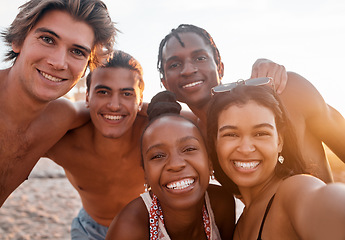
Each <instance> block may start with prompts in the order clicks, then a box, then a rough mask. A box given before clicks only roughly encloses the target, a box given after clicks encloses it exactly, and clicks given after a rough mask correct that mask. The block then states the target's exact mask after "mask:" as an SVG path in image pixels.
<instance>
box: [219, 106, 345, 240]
mask: <svg viewBox="0 0 345 240" xmlns="http://www.w3.org/2000/svg"><path fill="white" fill-rule="evenodd" d="M283 144H284V143H283V142H282V137H281V135H280V133H279V129H277V127H276V125H275V117H274V114H273V112H272V111H271V110H270V109H268V108H266V107H263V106H262V105H258V104H257V103H256V102H254V101H249V102H247V103H246V104H244V105H241V106H238V105H232V106H230V107H228V108H226V109H224V110H223V111H222V112H221V113H220V115H219V118H218V133H217V139H216V143H215V146H216V150H217V153H218V159H219V162H220V165H221V167H222V169H223V170H224V171H225V173H226V174H227V175H228V177H229V178H231V179H232V180H233V181H234V182H235V183H236V184H237V186H238V187H239V190H240V192H241V195H242V197H243V199H242V200H243V202H244V204H245V208H244V211H243V213H242V215H241V217H240V219H239V221H238V223H237V226H236V230H235V234H234V239H248V240H250V239H257V237H258V233H259V229H260V225H261V221H262V218H263V216H264V212H265V210H266V206H267V204H268V202H269V200H270V198H271V197H272V196H273V194H275V198H274V201H273V203H272V206H271V209H270V211H269V213H268V215H267V218H266V221H265V224H264V227H263V232H262V236H261V237H262V239H335V240H337V239H339V240H340V239H344V238H345V230H344V228H343V223H344V221H345V207H344V204H343V203H344V200H345V185H344V184H340V183H337V184H335V183H331V184H328V185H326V184H325V183H324V182H322V181H321V180H319V179H317V178H315V177H313V176H310V175H295V176H292V177H288V178H286V179H285V180H283V179H281V178H279V177H277V176H276V175H275V173H274V168H275V165H276V164H280V163H278V162H277V156H278V153H279V152H280V151H281V149H282V145H283ZM233 162H238V164H239V163H240V162H245V163H247V164H248V163H249V162H254V163H257V162H259V164H258V165H257V166H256V167H253V168H249V167H247V168H240V167H238V168H237V167H236V164H234V163H233ZM259 216H260V217H259ZM248 229H250V231H248Z"/></svg>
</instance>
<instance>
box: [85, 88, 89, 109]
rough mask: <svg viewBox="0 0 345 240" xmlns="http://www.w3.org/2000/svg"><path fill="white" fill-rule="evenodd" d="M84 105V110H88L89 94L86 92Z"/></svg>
mask: <svg viewBox="0 0 345 240" xmlns="http://www.w3.org/2000/svg"><path fill="white" fill-rule="evenodd" d="M85 105H86V108H89V107H90V105H89V92H88V91H86V95H85Z"/></svg>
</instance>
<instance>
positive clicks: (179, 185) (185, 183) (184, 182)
mask: <svg viewBox="0 0 345 240" xmlns="http://www.w3.org/2000/svg"><path fill="white" fill-rule="evenodd" d="M194 182H195V180H194V179H193V178H185V179H181V180H179V181H175V182H171V183H168V184H167V185H166V187H167V188H168V189H174V190H176V189H177V190H182V189H185V188H187V187H189V186H190V185H192V184H193V183H194Z"/></svg>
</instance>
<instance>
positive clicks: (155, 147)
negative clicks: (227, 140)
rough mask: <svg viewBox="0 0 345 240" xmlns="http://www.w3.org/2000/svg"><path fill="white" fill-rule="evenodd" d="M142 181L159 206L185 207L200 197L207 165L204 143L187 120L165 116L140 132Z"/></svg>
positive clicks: (208, 173)
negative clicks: (145, 182)
mask: <svg viewBox="0 0 345 240" xmlns="http://www.w3.org/2000/svg"><path fill="white" fill-rule="evenodd" d="M142 146H143V148H142V154H143V160H144V169H145V176H146V181H147V183H148V184H149V185H150V187H151V189H152V191H153V193H155V194H156V195H157V197H158V199H159V201H160V203H161V205H162V206H165V207H170V208H173V209H188V208H190V207H192V206H195V204H196V203H198V202H200V201H201V200H202V201H203V198H204V194H205V191H206V189H207V187H208V182H209V176H210V168H209V160H208V155H207V152H206V147H205V143H204V141H203V138H202V136H201V134H200V132H199V130H198V129H197V128H196V127H195V125H193V124H192V123H190V122H189V121H187V120H185V119H183V118H180V117H176V116H165V117H162V118H160V119H157V120H156V121H155V122H154V123H153V124H152V125H151V126H150V127H149V128H148V129H147V130H146V131H145V133H144V136H143V143H142Z"/></svg>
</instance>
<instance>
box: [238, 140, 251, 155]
mask: <svg viewBox="0 0 345 240" xmlns="http://www.w3.org/2000/svg"><path fill="white" fill-rule="evenodd" d="M255 150H256V148H255V145H254V143H253V141H252V140H251V139H250V137H244V138H242V139H241V141H240V142H239V145H238V147H237V151H238V152H240V153H242V154H249V153H252V152H254V151H255Z"/></svg>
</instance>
